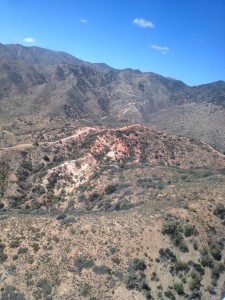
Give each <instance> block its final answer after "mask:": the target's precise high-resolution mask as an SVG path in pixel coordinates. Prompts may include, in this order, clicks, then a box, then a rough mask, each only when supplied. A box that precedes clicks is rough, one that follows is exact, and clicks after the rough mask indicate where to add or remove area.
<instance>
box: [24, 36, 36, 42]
mask: <svg viewBox="0 0 225 300" xmlns="http://www.w3.org/2000/svg"><path fill="white" fill-rule="evenodd" d="M23 41H24V42H26V43H35V42H36V40H35V39H33V38H31V37H27V38H25V39H23Z"/></svg>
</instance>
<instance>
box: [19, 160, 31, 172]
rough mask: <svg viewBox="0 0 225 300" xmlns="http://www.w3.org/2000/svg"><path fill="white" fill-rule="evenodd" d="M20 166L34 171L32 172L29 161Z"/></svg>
mask: <svg viewBox="0 0 225 300" xmlns="http://www.w3.org/2000/svg"><path fill="white" fill-rule="evenodd" d="M20 166H21V168H23V169H27V170H29V171H32V170H33V166H32V163H31V162H29V161H23V162H22V163H21V165H20Z"/></svg>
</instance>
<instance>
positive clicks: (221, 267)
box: [211, 263, 225, 286]
mask: <svg viewBox="0 0 225 300" xmlns="http://www.w3.org/2000/svg"><path fill="white" fill-rule="evenodd" d="M224 271H225V264H224V263H217V264H215V265H214V267H213V268H212V273H211V279H212V284H213V285H215V286H216V285H217V281H218V280H219V278H220V275H221V274H222V273H223V272H224Z"/></svg>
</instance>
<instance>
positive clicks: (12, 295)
mask: <svg viewBox="0 0 225 300" xmlns="http://www.w3.org/2000/svg"><path fill="white" fill-rule="evenodd" d="M9 299H10V300H25V297H24V294H22V293H20V292H19V291H18V290H17V289H16V288H15V287H14V286H13V285H6V286H5V287H4V291H2V292H1V300H9Z"/></svg>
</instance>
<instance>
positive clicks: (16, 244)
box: [9, 240, 20, 248]
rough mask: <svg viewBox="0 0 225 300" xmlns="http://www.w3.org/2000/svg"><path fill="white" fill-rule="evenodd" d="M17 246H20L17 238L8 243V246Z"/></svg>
mask: <svg viewBox="0 0 225 300" xmlns="http://www.w3.org/2000/svg"><path fill="white" fill-rule="evenodd" d="M19 246H20V242H19V241H18V240H14V241H11V242H10V243H9V247H10V248H18V247H19Z"/></svg>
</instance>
